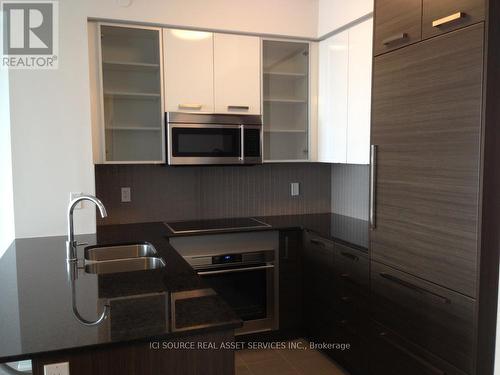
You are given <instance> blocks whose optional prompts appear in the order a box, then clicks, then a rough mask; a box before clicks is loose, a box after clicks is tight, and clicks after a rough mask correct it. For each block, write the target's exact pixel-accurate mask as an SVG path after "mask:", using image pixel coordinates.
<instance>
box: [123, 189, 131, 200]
mask: <svg viewBox="0 0 500 375" xmlns="http://www.w3.org/2000/svg"><path fill="white" fill-rule="evenodd" d="M131 201H132V197H131V195H130V188H129V187H122V203H127V202H131Z"/></svg>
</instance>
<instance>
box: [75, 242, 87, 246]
mask: <svg viewBox="0 0 500 375" xmlns="http://www.w3.org/2000/svg"><path fill="white" fill-rule="evenodd" d="M88 244H89V243H88V242H75V246H86V245H88Z"/></svg>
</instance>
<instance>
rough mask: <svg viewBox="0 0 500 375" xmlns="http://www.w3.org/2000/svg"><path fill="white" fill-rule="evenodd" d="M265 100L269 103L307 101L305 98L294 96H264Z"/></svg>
mask: <svg viewBox="0 0 500 375" xmlns="http://www.w3.org/2000/svg"><path fill="white" fill-rule="evenodd" d="M264 102H268V103H307V100H305V99H292V98H264Z"/></svg>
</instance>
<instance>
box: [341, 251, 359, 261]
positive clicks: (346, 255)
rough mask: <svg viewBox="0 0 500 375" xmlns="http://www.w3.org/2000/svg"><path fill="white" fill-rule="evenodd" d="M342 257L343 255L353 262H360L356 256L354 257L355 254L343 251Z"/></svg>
mask: <svg viewBox="0 0 500 375" xmlns="http://www.w3.org/2000/svg"><path fill="white" fill-rule="evenodd" d="M340 255H342V256H344V257H346V258H349V259H351V260H352V261H353V262H357V261H358V260H359V258H358V257H357V256H356V255H353V254H350V253H346V252H345V251H341V252H340Z"/></svg>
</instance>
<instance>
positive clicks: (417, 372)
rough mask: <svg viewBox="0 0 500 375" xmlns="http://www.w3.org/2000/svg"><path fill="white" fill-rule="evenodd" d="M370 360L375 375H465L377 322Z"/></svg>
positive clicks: (373, 323) (374, 326) (372, 373)
mask: <svg viewBox="0 0 500 375" xmlns="http://www.w3.org/2000/svg"><path fill="white" fill-rule="evenodd" d="M369 357H370V358H369V372H368V373H369V374H371V375H465V373H464V372H462V371H460V370H458V369H457V368H455V367H453V366H452V365H450V364H449V363H447V362H445V361H443V360H442V359H440V358H438V357H436V356H433V355H432V354H430V353H429V352H427V351H425V350H424V349H422V348H420V347H418V346H416V345H414V344H412V343H410V342H409V341H407V340H405V339H403V338H402V337H401V336H399V335H397V334H396V333H394V332H393V331H391V330H389V329H388V328H386V327H384V326H382V325H381V324H378V323H377V322H372V336H371V342H370V356H369Z"/></svg>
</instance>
